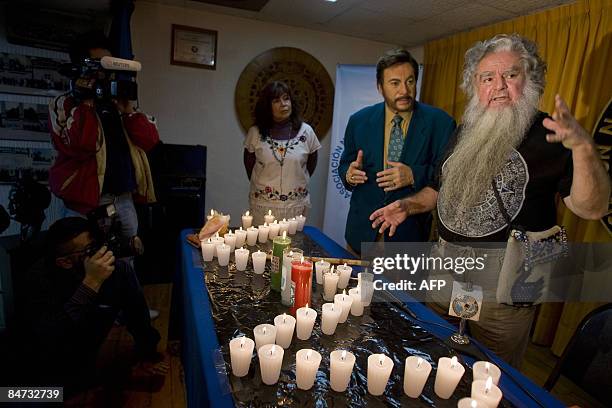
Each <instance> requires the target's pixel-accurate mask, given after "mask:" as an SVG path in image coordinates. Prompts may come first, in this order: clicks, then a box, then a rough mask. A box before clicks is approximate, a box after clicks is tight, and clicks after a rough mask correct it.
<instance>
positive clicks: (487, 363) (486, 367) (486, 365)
mask: <svg viewBox="0 0 612 408" xmlns="http://www.w3.org/2000/svg"><path fill="white" fill-rule="evenodd" d="M489 368H491V364H490V363H489V362H488V361H487V362H486V363H485V369H486V370H487V374H489Z"/></svg>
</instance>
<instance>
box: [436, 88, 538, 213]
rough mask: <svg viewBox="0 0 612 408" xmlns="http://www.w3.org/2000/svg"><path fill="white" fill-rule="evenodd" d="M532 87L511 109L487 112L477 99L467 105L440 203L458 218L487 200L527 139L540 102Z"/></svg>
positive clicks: (444, 172) (527, 89)
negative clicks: (494, 182)
mask: <svg viewBox="0 0 612 408" xmlns="http://www.w3.org/2000/svg"><path fill="white" fill-rule="evenodd" d="M530 85H531V84H530V83H527V84H526V85H525V88H524V92H523V96H522V97H521V98H520V99H519V100H518V101H517V102H516V103H515V104H513V105H511V106H508V107H504V108H500V109H487V108H484V107H482V106H480V104H479V101H478V96H477V95H474V97H473V98H472V99H471V100H470V102H469V103H468V106H467V107H466V109H465V113H464V115H463V122H464V124H463V128H462V130H461V133H460V134H459V138H458V142H457V145H456V147H455V149H454V151H453V154H452V155H451V157H450V158H449V159H448V160H447V162H446V163H445V165H444V168H443V170H442V191H441V195H440V199H441V200H443V202H444V203H445V204H446V205H447V208H455V209H456V210H457V213H456V214H460V213H461V212H463V211H465V210H467V209H469V208H471V207H474V206H476V205H478V204H479V203H481V202H482V201H483V200H484V197H485V194H484V193H485V192H486V191H487V189H488V188H489V187H490V186H491V181H492V180H493V177H494V176H496V175H497V174H498V173H499V172H500V171H501V170H502V168H503V166H504V165H505V164H506V162H507V160H508V157H509V155H510V152H511V151H512V150H513V149H516V148H517V147H518V146H519V144H520V143H521V142H522V140H523V138H524V137H525V135H526V133H527V131H528V130H529V127H530V126H531V124H532V122H533V119H534V117H535V116H536V114H537V112H538V104H539V99H540V95H539V93H538V91H537V90H536V89H535V88H534V87H533V86H532V85H531V86H530Z"/></svg>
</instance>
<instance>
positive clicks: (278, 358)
mask: <svg viewBox="0 0 612 408" xmlns="http://www.w3.org/2000/svg"><path fill="white" fill-rule="evenodd" d="M284 354H285V351H284V350H283V348H282V347H278V346H277V345H276V344H266V345H265V346H261V348H260V349H259V350H258V351H257V355H258V356H259V368H260V369H261V380H262V381H263V383H264V384H267V385H273V384H276V382H277V381H278V377H279V376H280V370H281V365H282V363H283V355H284Z"/></svg>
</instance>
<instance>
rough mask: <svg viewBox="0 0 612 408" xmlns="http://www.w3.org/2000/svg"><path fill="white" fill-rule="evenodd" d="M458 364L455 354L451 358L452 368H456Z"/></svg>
mask: <svg viewBox="0 0 612 408" xmlns="http://www.w3.org/2000/svg"><path fill="white" fill-rule="evenodd" d="M456 366H457V356H453V358H451V368H455V367H456Z"/></svg>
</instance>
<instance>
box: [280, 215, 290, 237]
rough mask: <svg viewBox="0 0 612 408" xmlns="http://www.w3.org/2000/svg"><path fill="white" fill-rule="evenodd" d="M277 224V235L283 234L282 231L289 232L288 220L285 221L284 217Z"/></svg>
mask: <svg viewBox="0 0 612 408" xmlns="http://www.w3.org/2000/svg"><path fill="white" fill-rule="evenodd" d="M278 226H279V230H278V235H283V231H287V234H289V221H287V220H286V219H285V218H283V220H282V221H280V222H279V223H278Z"/></svg>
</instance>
